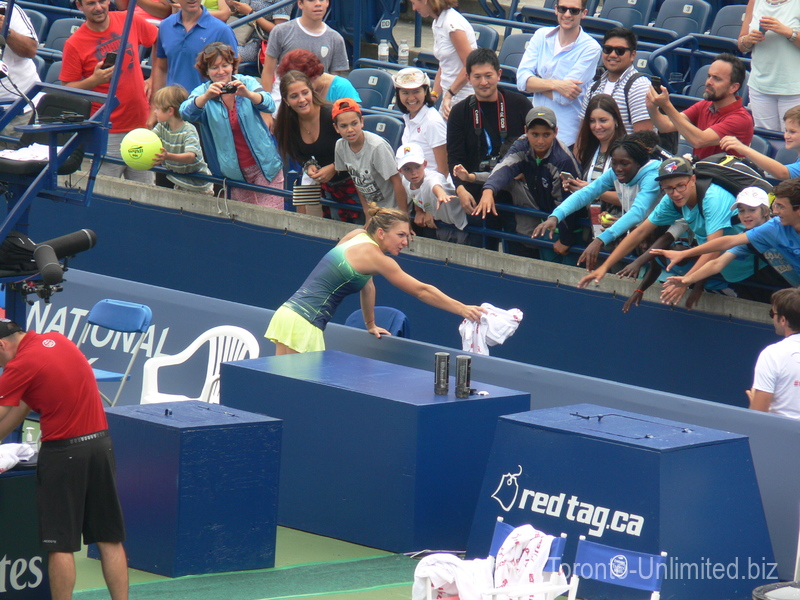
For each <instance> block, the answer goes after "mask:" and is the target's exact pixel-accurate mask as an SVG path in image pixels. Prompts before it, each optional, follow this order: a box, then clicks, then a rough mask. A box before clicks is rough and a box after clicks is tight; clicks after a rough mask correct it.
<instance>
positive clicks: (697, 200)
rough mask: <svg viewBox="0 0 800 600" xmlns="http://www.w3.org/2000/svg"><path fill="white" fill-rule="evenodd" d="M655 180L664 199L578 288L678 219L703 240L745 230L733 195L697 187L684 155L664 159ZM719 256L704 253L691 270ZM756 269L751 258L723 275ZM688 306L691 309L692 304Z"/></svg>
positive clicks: (733, 277) (734, 276)
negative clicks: (658, 229)
mask: <svg viewBox="0 0 800 600" xmlns="http://www.w3.org/2000/svg"><path fill="white" fill-rule="evenodd" d="M656 181H659V182H661V190H662V191H663V192H664V194H665V196H664V198H662V199H661V202H659V203H658V204H657V205H656V207H655V208H654V209H653V212H651V213H650V216H648V217H647V219H645V220H644V222H643V223H642V224H641V225H639V226H638V227H637V228H636V229H634V230H633V231H632V232H631V233H629V234H628V235H627V236H626V237H625V238H623V239H622V241H621V242H620V243H619V245H618V246H617V247H616V248H615V249H614V252H612V253H611V256H609V257H608V258H607V259H606V261H605V262H604V263H603V264H602V265H601V266H600V267H598V268H597V269H595V270H594V271H592V272H591V273H589V274H588V275H585V276H584V277H583V278H582V279H581V280H580V282H579V283H578V287H580V288H584V287H586V286H587V285H589V283H590V282H591V281H595V282H599V281H600V280H601V279H602V278H603V277H604V276H605V274H606V273H607V272H608V269H609V268H610V267H611V265H614V264H615V263H617V262H618V261H619V260H621V259H622V258H623V257H625V256H626V255H627V254H629V253H630V252H631V250H633V249H634V248H636V247H637V246H638V245H639V244H641V243H642V242H644V241H645V240H647V238H648V237H650V235H651V234H652V233H653V232H655V230H656V229H657V228H658V227H661V226H665V225H673V224H674V223H675V222H676V221H678V220H679V219H684V220H685V221H686V223H687V224H688V225H689V229H690V230H691V231H692V233H694V236H695V237H696V238H697V240H698V242H700V243H705V241H706V240H709V241H710V240H715V239H717V238H720V237H722V236H725V235H732V234H737V233H741V232H742V231H743V230H744V226H743V225H742V224H741V223H732V222H731V218H732V217H733V216H735V212H734V211H733V210H732V207H733V205H734V204H735V203H736V198H735V197H734V195H733V194H731V193H730V192H728V191H727V190H725V189H724V188H722V187H721V186H719V185H717V184H716V183H711V184H709V185H708V188H707V189H705V190H700V189H698V185H697V176H696V175H695V174H694V167H693V166H692V164H691V163H690V162H689V161H687V160H686V159H685V158H683V157H680V156H676V157H674V158H670V159H667V160H665V161H663V162H662V163H661V166H660V167H659V169H658V177H656ZM701 200H702V202H701ZM717 256H719V252H716V253H713V254H704V255H703V256H701V257H700V258H699V259H698V260H697V262H696V263H695V265H694V266H693V267H692V268H691V269H690V270H689V272H688V273H693V272H694V271H696V270H698V269H699V268H700V267H702V266H703V265H704V264H705V263H707V262H708V261H710V260H712V259H714V258H717ZM753 271H754V261H753V260H752V259H750V260H741V261H739V260H737V261H734V262H733V263H731V264H730V265H728V266H727V267H726V268H725V269H723V271H722V275H723V277H725V279H726V280H727V281H731V282H736V281H742V280H744V279H747V278H748V277H750V276H751V275H752V274H753ZM688 273H687V274H688ZM684 291H685V289H678V290H676V292H677V295H676V296H675V297H674V298H670V299H667V300H666V303H668V304H677V303H678V302H679V301H680V299H681V296H683V293H684ZM698 293H699V291H698ZM662 299H663V298H662ZM696 299H697V296H695V297H694V300H696ZM688 307H689V308H691V305H688Z"/></svg>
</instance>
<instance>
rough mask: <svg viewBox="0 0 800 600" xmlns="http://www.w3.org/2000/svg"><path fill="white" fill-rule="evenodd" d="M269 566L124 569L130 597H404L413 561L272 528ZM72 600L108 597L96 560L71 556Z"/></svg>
mask: <svg viewBox="0 0 800 600" xmlns="http://www.w3.org/2000/svg"><path fill="white" fill-rule="evenodd" d="M277 538H278V539H277V546H276V561H275V564H276V566H275V568H274V569H262V570H258V571H240V572H234V573H220V574H212V575H196V576H187V577H179V578H176V579H170V578H167V577H161V576H159V575H153V574H151V573H145V572H143V571H136V570H133V569H131V570H130V579H131V588H130V598H131V600H151V599H153V600H155V599H156V598H157V599H159V600H217V599H221V598H224V599H225V600H267V599H279V598H280V599H283V598H324V597H325V596H335V597H336V598H337V600H366V598H370V600H409V599H410V597H411V583H412V581H413V578H414V568H415V567H416V564H417V562H416V561H415V560H412V559H410V558H407V557H405V556H402V555H397V554H390V553H388V552H383V551H381V550H375V549H373V548H365V547H363V546H357V545H355V544H349V543H347V542H342V541H339V540H333V539H330V538H324V537H320V536H316V535H312V534H309V533H304V532H301V531H295V530H292V529H285V528H282V527H281V528H278V536H277ZM76 564H77V569H78V579H77V583H76V587H75V590H76V593H75V595H74V598H75V600H95V599H97V600H99V599H101V598H102V599H105V598H108V591H107V590H106V588H105V584H104V582H103V578H102V573H101V570H100V563H99V561H97V560H93V559H90V558H87V557H86V553H85V552H83V553H81V555H80V556H76Z"/></svg>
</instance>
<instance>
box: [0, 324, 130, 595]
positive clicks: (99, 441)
mask: <svg viewBox="0 0 800 600" xmlns="http://www.w3.org/2000/svg"><path fill="white" fill-rule="evenodd" d="M0 366H1V367H3V374H2V376H0V439H2V438H4V437H5V436H7V435H8V434H9V433H10V432H11V431H13V430H14V429H15V428H17V427H19V425H20V424H22V422H23V421H24V420H25V418H26V417H27V416H28V413H30V412H31V410H35V411H36V412H38V413H39V414H40V415H41V421H40V426H41V431H42V446H41V449H40V450H39V461H38V470H37V473H36V497H37V500H36V504H37V510H38V513H39V531H40V533H41V536H42V539H41V542H42V546H43V548H44V549H45V551H47V552H49V560H48V563H49V564H48V571H49V574H50V591H51V594H52V597H53V599H54V600H63V599H65V598H71V597H72V590H73V588H74V586H75V558H74V553H75V552H77V551H78V550H80V548H81V533H83V540H84V543H86V544H90V543H97V548H98V550H99V551H100V561H101V563H102V565H103V576H104V577H105V580H106V585H107V586H108V590H109V592H110V594H111V598H112V600H126V599H127V597H128V563H127V560H126V558H125V549H124V548H123V547H122V542H123V541H124V539H125V524H124V522H123V520H122V510H121V509H120V504H119V499H118V497H117V490H116V479H115V474H114V451H113V449H112V447H111V438H109V436H108V422H107V421H106V414H105V410H104V409H103V401H102V400H101V398H100V391H99V390H98V389H97V382H96V381H95V376H94V372H93V371H92V367H91V366H90V365H89V361H87V360H86V357H85V356H84V355H83V354H82V353H81V351H80V350H78V348H77V347H76V346H75V344H73V343H72V342H71V341H70V340H69V339H68V338H66V337H64V336H63V335H61V334H60V333H55V332H50V333H44V334H39V333H36V332H34V331H29V332H27V333H26V332H24V331H22V328H20V327H19V325H17V324H16V323H14V322H12V321H9V320H7V319H2V320H0Z"/></svg>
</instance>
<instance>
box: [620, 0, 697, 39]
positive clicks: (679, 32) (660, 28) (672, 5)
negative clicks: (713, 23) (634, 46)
mask: <svg viewBox="0 0 800 600" xmlns="http://www.w3.org/2000/svg"><path fill="white" fill-rule="evenodd" d="M710 16H711V5H710V4H709V3H708V2H705V0H666V1H665V2H664V4H662V5H661V9H660V10H659V11H658V14H657V15H656V20H655V23H654V24H653V25H652V26H650V25H649V24H648V25H634V26H633V27H632V29H633V31H634V33H636V35H637V36H639V43H640V44H651V45H654V46H659V45H662V44H663V43H665V42H671V41H674V40H677V39H679V38H682V37H684V36H687V35H690V34H692V33H703V32H704V31H706V29H707V27H708V20H709V17H710ZM644 49H646V50H647V49H650V48H648V47H645V48H644Z"/></svg>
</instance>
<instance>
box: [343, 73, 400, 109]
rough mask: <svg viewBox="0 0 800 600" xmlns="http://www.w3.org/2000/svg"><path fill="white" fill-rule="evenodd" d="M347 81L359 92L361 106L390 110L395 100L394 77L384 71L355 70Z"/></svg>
mask: <svg viewBox="0 0 800 600" xmlns="http://www.w3.org/2000/svg"><path fill="white" fill-rule="evenodd" d="M347 79H348V80H349V81H350V83H352V84H353V87H354V88H356V90H358V94H359V96H361V106H365V107H367V108H370V107H373V106H378V107H380V108H389V105H390V104H391V103H392V100H394V81H392V76H391V75H389V73H387V72H386V71H384V70H382V69H373V68H370V67H362V68H359V69H353V70H352V71H350V75H348V76H347Z"/></svg>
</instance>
